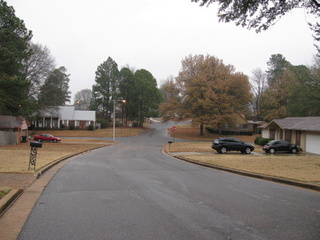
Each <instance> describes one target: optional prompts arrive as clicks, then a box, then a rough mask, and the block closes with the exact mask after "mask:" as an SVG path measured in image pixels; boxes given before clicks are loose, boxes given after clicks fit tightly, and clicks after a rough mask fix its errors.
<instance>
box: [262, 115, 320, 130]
mask: <svg viewBox="0 0 320 240" xmlns="http://www.w3.org/2000/svg"><path fill="white" fill-rule="evenodd" d="M274 124H276V125H278V126H279V127H280V128H282V129H288V130H302V131H316V132H320V117H287V118H283V119H274V120H272V121H271V122H270V123H269V124H267V125H265V126H263V128H267V127H270V126H272V125H274Z"/></svg>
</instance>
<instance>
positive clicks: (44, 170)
mask: <svg viewBox="0 0 320 240" xmlns="http://www.w3.org/2000/svg"><path fill="white" fill-rule="evenodd" d="M108 146H110V145H107V146H99V147H95V148H91V149H90V150H85V151H82V152H79V153H74V154H70V155H67V156H64V157H62V158H59V159H57V160H55V161H53V162H51V163H48V164H47V165H45V166H43V167H42V168H40V169H39V170H38V171H36V175H37V179H38V178H39V177H40V176H41V175H42V174H44V173H45V172H46V171H48V170H49V169H50V168H52V167H53V166H55V165H56V164H58V163H60V162H62V161H64V160H67V159H68V158H72V157H75V156H78V155H81V154H84V153H87V152H90V151H93V150H96V149H99V148H103V147H108Z"/></svg>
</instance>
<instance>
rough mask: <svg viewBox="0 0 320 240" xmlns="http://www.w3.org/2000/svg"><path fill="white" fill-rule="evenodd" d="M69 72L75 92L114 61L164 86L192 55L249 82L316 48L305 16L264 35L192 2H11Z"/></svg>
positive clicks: (302, 60) (297, 14)
mask: <svg viewBox="0 0 320 240" xmlns="http://www.w3.org/2000/svg"><path fill="white" fill-rule="evenodd" d="M7 3H8V5H10V6H13V7H14V9H15V11H16V16H17V17H19V18H20V19H22V20H24V22H25V25H26V27H27V28H28V29H29V30H32V32H33V39H32V41H33V42H35V43H40V44H42V45H45V46H47V47H48V48H49V49H50V51H51V54H52V56H53V57H54V58H55V60H56V63H57V67H60V66H65V67H66V68H67V70H68V71H67V73H68V74H70V83H69V87H70V91H71V92H72V100H73V97H74V94H75V93H76V92H78V91H80V90H82V89H86V88H89V89H91V87H92V85H93V84H94V83H95V71H96V69H97V67H98V66H99V65H100V64H101V63H103V62H104V61H105V60H107V58H108V57H109V56H110V57H111V58H112V59H113V60H115V61H116V63H117V64H118V66H119V69H120V68H121V67H123V66H126V65H129V66H131V67H134V68H135V69H142V68H143V69H146V70H148V71H149V72H151V73H152V74H153V76H154V77H155V78H156V79H157V81H158V84H159V86H160V84H161V82H163V81H165V80H166V79H167V78H168V77H169V76H177V75H178V73H179V71H180V68H181V60H182V59H184V58H185V57H186V56H188V55H189V54H192V55H195V54H204V55H206V54H209V55H212V56H215V57H217V58H219V59H222V60H223V61H224V63H225V64H231V65H233V66H234V67H235V68H236V70H237V71H239V72H243V73H244V74H246V75H248V76H251V75H252V74H251V72H252V70H253V69H255V68H261V69H262V70H266V69H267V64H266V63H267V61H268V60H269V58H270V56H271V55H272V54H277V53H280V54H282V55H283V56H284V57H285V58H286V59H287V60H288V61H289V62H291V63H292V64H294V65H299V64H304V65H311V64H312V63H313V58H314V55H315V54H316V49H315V47H314V46H313V43H314V42H313V39H312V32H311V31H310V30H309V27H308V25H307V21H308V17H307V16H306V14H305V12H304V11H303V10H295V11H294V12H292V13H290V14H288V15H286V16H285V17H283V18H281V19H280V20H279V21H278V22H277V23H276V25H274V26H273V27H271V28H270V29H269V30H267V31H266V32H262V33H259V34H257V33H255V31H254V30H247V29H245V28H241V27H236V26H235V24H234V23H228V24H226V23H219V22H218V18H217V16H216V6H215V5H210V6H209V7H199V5H198V4H196V3H192V2H191V0H134V1H133V0H121V1H120V0H91V1H87V0H54V1H52V0H7Z"/></svg>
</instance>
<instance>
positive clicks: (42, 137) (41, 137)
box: [33, 133, 61, 143]
mask: <svg viewBox="0 0 320 240" xmlns="http://www.w3.org/2000/svg"><path fill="white" fill-rule="evenodd" d="M33 139H34V140H35V141H38V142H42V141H47V142H55V143H56V142H60V141H61V138H59V137H54V136H52V135H51V134H46V133H41V134H39V135H34V137H33Z"/></svg>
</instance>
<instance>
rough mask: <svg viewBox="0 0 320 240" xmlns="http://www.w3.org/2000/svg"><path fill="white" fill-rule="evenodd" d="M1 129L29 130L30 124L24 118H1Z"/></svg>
mask: <svg viewBox="0 0 320 240" xmlns="http://www.w3.org/2000/svg"><path fill="white" fill-rule="evenodd" d="M0 128H22V129H27V128H28V124H27V122H26V120H25V118H23V117H14V116H0Z"/></svg>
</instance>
